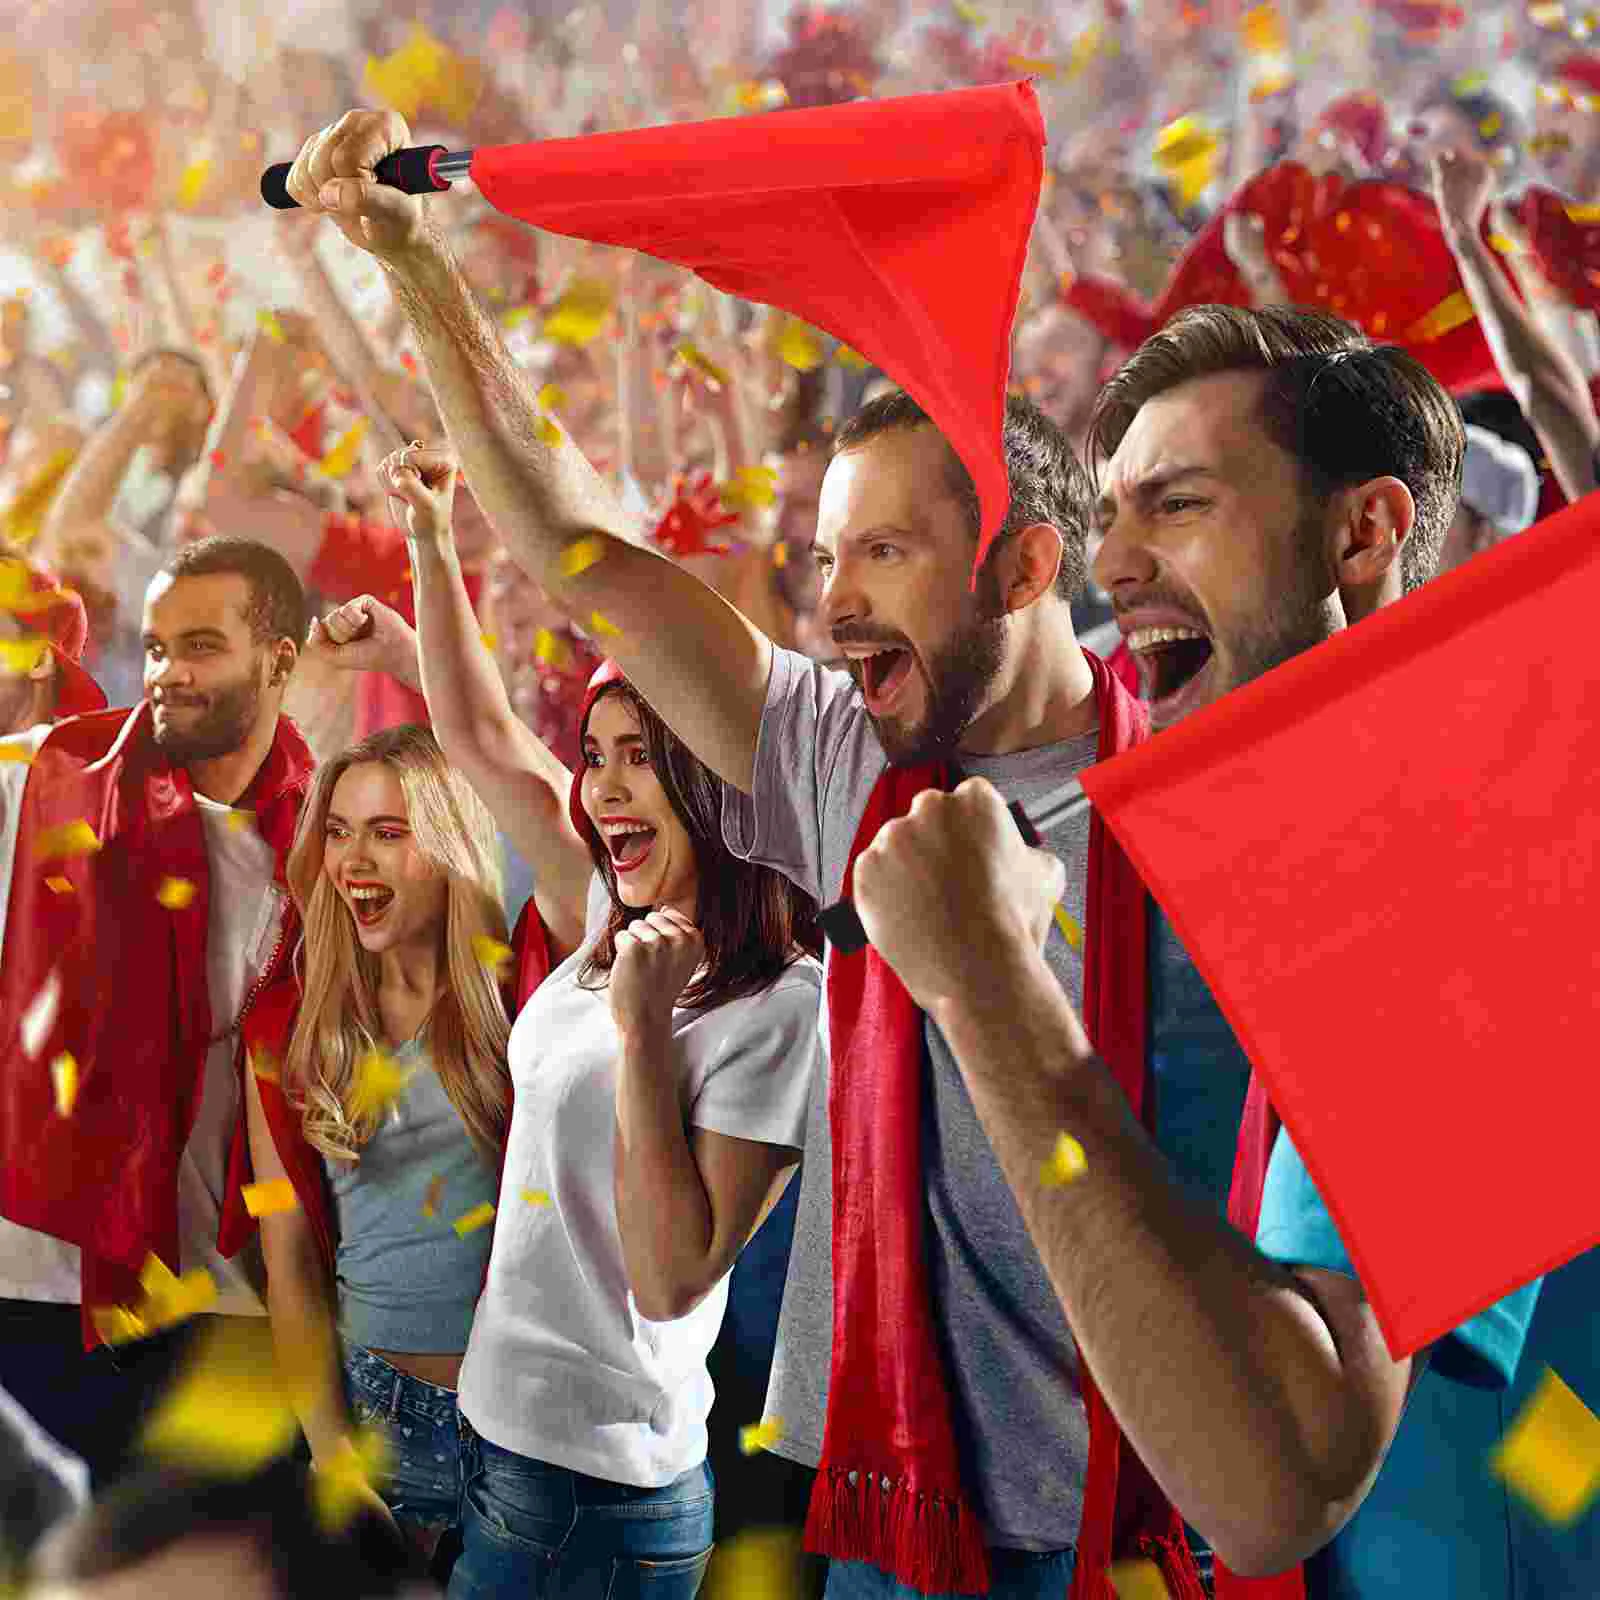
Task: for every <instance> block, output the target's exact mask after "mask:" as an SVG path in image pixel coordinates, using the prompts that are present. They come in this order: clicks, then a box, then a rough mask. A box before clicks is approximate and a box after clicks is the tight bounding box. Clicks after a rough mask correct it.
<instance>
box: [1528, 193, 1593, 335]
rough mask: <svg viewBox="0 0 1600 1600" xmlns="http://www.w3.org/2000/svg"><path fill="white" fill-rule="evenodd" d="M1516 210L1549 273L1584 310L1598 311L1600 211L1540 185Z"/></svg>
mask: <svg viewBox="0 0 1600 1600" xmlns="http://www.w3.org/2000/svg"><path fill="white" fill-rule="evenodd" d="M1513 209H1514V210H1515V212H1516V216H1517V220H1518V221H1519V222H1521V224H1522V226H1523V227H1524V228H1525V229H1526V230H1527V234H1528V243H1529V246H1530V247H1531V248H1532V250H1533V256H1534V260H1535V261H1536V262H1537V263H1538V266H1539V270H1540V271H1541V272H1543V273H1544V275H1545V277H1547V278H1548V279H1549V280H1550V282H1551V283H1552V284H1554V285H1555V287H1556V288H1557V289H1559V290H1560V291H1561V292H1562V293H1563V294H1564V295H1565V296H1566V297H1567V299H1568V300H1569V301H1571V303H1572V304H1573V305H1575V306H1576V307H1577V308H1578V309H1579V310H1580V311H1596V310H1600V211H1597V210H1596V209H1595V208H1594V207H1593V206H1579V205H1575V204H1574V203H1573V202H1572V201H1571V200H1569V199H1567V197H1566V196H1565V195H1560V194H1557V193H1556V192H1555V191H1554V190H1553V189H1543V188H1540V187H1538V186H1536V185H1535V186H1533V187H1530V188H1529V189H1528V190H1527V191H1526V192H1525V193H1524V194H1523V196H1522V199H1521V200H1520V201H1518V203H1517V204H1516V206H1515V207H1514V208H1513Z"/></svg>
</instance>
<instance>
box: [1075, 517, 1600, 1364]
mask: <svg viewBox="0 0 1600 1600" xmlns="http://www.w3.org/2000/svg"><path fill="white" fill-rule="evenodd" d="M1590 601H1593V602H1595V603H1596V604H1597V605H1600V496H1590V497H1589V498H1588V499H1587V500H1585V501H1583V502H1581V503H1579V504H1578V505H1575V506H1573V507H1571V508H1569V509H1568V510H1566V511H1564V512H1561V513H1560V514H1558V515H1557V516H1554V517H1552V518H1550V519H1549V520H1547V521H1545V522H1543V523H1540V524H1539V525H1538V526H1537V527H1535V528H1534V529H1533V530H1531V531H1530V532H1528V533H1526V534H1523V535H1521V536H1519V537H1518V538H1516V539H1513V540H1510V541H1508V542H1506V543H1504V544H1502V545H1500V546H1498V547H1497V548H1495V549H1494V550H1492V551H1490V552H1488V553H1486V554H1484V555H1481V556H1479V557H1478V558H1476V559H1475V560H1473V561H1471V562H1469V563H1467V564H1466V565H1465V566H1463V567H1460V568H1458V569H1457V570H1455V571H1453V572H1450V573H1447V574H1445V575H1444V576H1443V577H1440V578H1437V579H1435V580H1434V581H1433V582H1430V583H1429V584H1427V585H1426V586H1425V587H1423V588H1422V589H1420V590H1418V591H1417V592H1416V593H1415V594H1412V595H1410V596H1408V597H1407V598H1406V599H1405V600H1404V601H1403V602H1401V603H1399V604H1397V605H1395V606H1392V607H1389V608H1386V609H1385V610H1383V611H1381V612H1379V613H1378V614H1377V615H1375V616H1373V617H1371V618H1370V619H1368V620H1367V621H1365V622H1362V623H1360V624H1359V625H1358V626H1356V627H1355V628H1352V629H1350V630H1347V631H1345V632H1343V633H1340V634H1338V635H1337V636H1336V637H1335V638H1333V639H1331V640H1329V641H1328V642H1327V643H1325V644H1323V645H1321V646H1319V647H1318V648H1317V649H1315V650H1312V651H1310V652H1308V653H1307V654H1305V655H1302V656H1299V657H1297V658H1295V659H1294V660H1292V661H1290V662H1288V663H1286V664H1285V665H1283V666H1281V667H1278V668H1276V669H1275V670H1274V671H1272V672H1270V673H1268V674H1267V675H1266V676H1265V677H1263V678H1260V679H1258V680H1257V681H1256V682H1254V683H1251V684H1249V685H1247V686H1246V687H1244V688H1242V689H1239V690H1236V691H1235V692H1233V693H1231V694H1229V695H1228V696H1227V697H1226V698H1225V699H1223V700H1221V701H1218V702H1217V703H1216V704H1215V705H1212V706H1209V707H1207V708H1206V709H1205V710H1204V711H1203V712H1200V713H1197V714H1196V715H1195V716H1193V717H1192V718H1189V719H1186V720H1185V721H1184V722H1182V723H1180V724H1178V725H1177V726H1175V727H1173V728H1171V729H1168V730H1167V731H1165V732H1163V733H1162V734H1161V735H1160V737H1159V738H1156V739H1152V740H1151V741H1150V742H1149V743H1148V744H1146V745H1144V746H1142V747H1141V748H1139V749H1137V750H1134V751H1131V752H1129V753H1128V754H1126V755H1122V756H1118V757H1117V758H1116V759H1115V760H1114V761H1111V762H1108V763H1106V764H1105V765H1103V766H1098V767H1095V768H1094V769H1093V770H1091V771H1089V772H1087V773H1086V774H1085V775H1084V779H1083V785H1084V788H1085V790H1087V791H1088V793H1089V795H1090V797H1091V798H1092V799H1093V801H1094V803H1095V805H1096V806H1097V808H1098V809H1099V811H1100V814H1101V815H1102V816H1103V817H1104V819H1105V820H1106V822H1107V823H1108V824H1109V825H1110V827H1111V828H1112V829H1113V831H1114V832H1115V833H1116V835H1117V837H1118V839H1119V840H1120V841H1121V842H1122V844H1123V846H1124V848H1125V849H1126V850H1127V852H1128V854H1129V855H1130V856H1131V857H1132V858H1133V860H1134V862H1135V863H1136V865H1137V866H1138V867H1139V869H1140V871H1141V872H1142V874H1143V875H1144V878H1145V881H1146V883H1147V884H1148V885H1149V886H1150V889H1151V892H1152V893H1153V894H1154V895H1155V896H1156V898H1157V899H1158V900H1159V901H1160V902H1161V904H1162V906H1163V907H1164V908H1165V909H1166V911H1167V913H1168V915H1169V916H1170V917H1171V919H1172V923H1173V926H1174V928H1175V929H1176V931H1177V933H1178V936H1179V938H1180V939H1181V940H1182V941H1183V944H1184V947H1185V949H1186V950H1187V951H1188V952H1189V954H1190V956H1191V957H1192V958H1193V960H1194V962H1195V964H1196V966H1197V967H1198V968H1199V970H1200V972H1201V974H1202V976H1203V977H1204V978H1205V980H1206V982H1207V983H1208V984H1209V985H1210V986H1211V989H1212V992H1213V993H1214V994H1215V996H1216V998H1217V1001H1218V1003H1219V1004H1220V1006H1221V1007H1222V1010H1223V1012H1224V1014H1225V1015H1226V1016H1227V1018H1228V1021H1229V1022H1230V1023H1231V1024H1232V1026H1233V1029H1234V1031H1235V1033H1236V1034H1237V1035H1238V1037H1239V1039H1240V1041H1241V1042H1242V1044H1243V1045H1244V1048H1245V1050H1246V1052H1247V1053H1248V1055H1249V1057H1250V1060H1251V1062H1252V1063H1253V1064H1254V1066H1255V1068H1256V1070H1257V1071H1258V1072H1259V1073H1260V1074H1261V1075H1262V1077H1263V1078H1264V1080H1265V1082H1266V1084H1267V1087H1268V1089H1269V1090H1270V1092H1271V1095H1272V1098H1273V1101H1274V1103H1275V1104H1276V1105H1277V1107H1278V1110H1279V1112H1280V1114H1281V1115H1282V1117H1283V1120H1284V1122H1285V1124H1286V1125H1287V1127H1288V1129H1289V1131H1290V1133H1291V1134H1292V1135H1293V1137H1294V1140H1295V1143H1296V1145H1297V1146H1298V1148H1299V1149H1300V1151H1301V1153H1302V1155H1303V1156H1304V1158H1305V1161H1306V1165H1307V1167H1308V1168H1309V1170H1310V1172H1311V1174H1312V1177H1313V1178H1314V1179H1315V1181H1316V1183H1317V1185H1318V1187H1319V1189H1320V1191H1321V1193H1322V1195H1323V1198H1324V1200H1325V1201H1326V1203H1327V1205H1328V1207H1329V1210H1330V1211H1331V1213H1332V1215H1333V1218H1334V1221H1335V1222H1336V1224H1337V1225H1338V1228H1339V1231H1340V1236H1341V1237H1342V1239H1343V1240H1344V1242H1345V1245H1346V1247H1347V1249H1348V1250H1349V1252H1350V1255H1351V1258H1352V1260H1353V1261H1354V1263H1355V1266H1356V1268H1357V1271H1358V1272H1359V1274H1360V1276H1361V1280H1362V1283H1363V1285H1364V1286H1365V1288H1366V1292H1367V1295H1368V1298H1369V1299H1370V1300H1371V1302H1372V1305H1373V1308H1374V1310H1375V1312H1376V1315H1377V1318H1378V1321H1379V1324H1380V1326H1381V1327H1382V1329H1383V1333H1384V1336H1385V1339H1386V1340H1387V1342H1388V1345H1389V1349H1390V1351H1391V1353H1392V1354H1393V1355H1394V1356H1395V1357H1396V1358H1398V1357H1400V1356H1403V1355H1407V1354H1410V1353H1412V1352H1414V1351H1416V1350H1418V1349H1419V1348H1421V1347H1422V1346H1423V1345H1425V1344H1427V1343H1429V1342H1430V1341H1432V1340H1433V1339H1435V1338H1438V1337H1439V1336H1441V1335H1442V1334H1444V1333H1445V1332H1447V1331H1448V1330H1449V1329H1451V1328H1453V1327H1455V1326H1457V1325H1458V1324H1460V1323H1461V1322H1463V1321H1465V1320H1467V1319H1468V1318H1469V1317H1471V1316H1473V1315H1475V1314H1476V1313H1477V1312H1479V1311H1481V1310H1482V1309H1483V1308H1484V1307H1486V1306H1488V1305H1490V1304H1492V1303H1493V1302H1494V1301H1496V1300H1498V1299H1500V1298H1501V1297H1502V1296H1503V1295H1505V1294H1507V1293H1509V1292H1510V1291H1511V1290H1513V1289H1515V1288H1516V1287H1518V1286H1519V1285H1521V1284H1523V1283H1526V1282H1528V1281H1529V1280H1530V1279H1532V1278H1534V1277H1536V1276H1537V1275H1538V1274H1540V1273H1542V1272H1545V1271H1548V1270H1550V1269H1553V1268H1554V1267H1556V1266H1558V1265H1560V1264H1561V1263H1563V1262H1565V1261H1567V1260H1570V1259H1571V1258H1572V1257H1574V1256H1576V1255H1578V1254H1579V1253H1581V1252H1582V1251H1584V1250H1585V1249H1587V1248H1589V1247H1590V1246H1592V1245H1594V1244H1596V1243H1600V1188H1597V1187H1596V1184H1595V1181H1594V1160H1595V1157H1594V1129H1595V1127H1596V1125H1597V1124H1600V1072H1596V1070H1595V1062H1594V1053H1595V1040H1596V1038H1597V1037H1600V939H1597V938H1596V936H1595V934H1594V931H1593V930H1592V929H1591V928H1590V927H1589V908H1590V905H1591V904H1597V903H1600V788H1597V780H1596V775H1597V774H1600V672H1596V670H1595V669H1594V667H1593V666H1592V664H1591V663H1590V661H1589V659H1588V646H1587V645H1586V644H1585V643H1584V633H1585V629H1584V627H1583V624H1582V623H1581V622H1578V623H1576V624H1574V623H1573V622H1572V621H1571V620H1570V619H1573V618H1582V617H1583V616H1584V615H1585V614H1586V613H1587V610H1588V603H1589V602H1590Z"/></svg>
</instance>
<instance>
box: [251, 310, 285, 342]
mask: <svg viewBox="0 0 1600 1600" xmlns="http://www.w3.org/2000/svg"><path fill="white" fill-rule="evenodd" d="M256 326H257V327H259V328H260V329H261V331H262V332H263V333H264V334H266V336H267V337H268V338H269V339H271V340H272V341H273V343H274V344H287V343H288V342H289V336H288V335H287V334H286V333H285V332H284V331H283V324H282V323H281V322H279V321H278V319H277V317H276V316H274V315H273V313H272V312H270V311H258V312H256Z"/></svg>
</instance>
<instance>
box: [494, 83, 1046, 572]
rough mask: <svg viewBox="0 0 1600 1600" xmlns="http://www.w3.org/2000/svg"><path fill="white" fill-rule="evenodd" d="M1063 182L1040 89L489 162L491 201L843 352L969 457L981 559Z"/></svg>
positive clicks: (1001, 491)
mask: <svg viewBox="0 0 1600 1600" xmlns="http://www.w3.org/2000/svg"><path fill="white" fill-rule="evenodd" d="M1043 176H1044V121H1043V118H1042V117H1041V115H1040V113H1039V104H1038V101H1037V99H1036V98H1035V96H1034V92H1033V89H1032V87H1031V86H1030V85H1029V84H1027V83H1007V84H998V85H991V86H988V87H985V88H980V89H956V90H951V91H949V92H946V93H943V94H924V95H908V96H904V97H902V98H899V99H890V100H876V101H857V102H855V103H853V104H850V105H842V106H821V107H817V108H814V109H812V108H807V109H803V110H791V111H774V112H771V113H768V114H766V115H764V116H760V117H726V118H722V119H720V120H718V121H715V122H689V123H676V124H672V125H669V126H666V127H660V128H638V129H632V130H629V131H627V132H624V133H603V134H592V135H589V136H588V137H585V138H581V139H553V140H546V141H543V142H541V143H538V144H521V145H504V146H501V147H499V148H496V149H487V150H479V151H476V152H475V153H474V155H473V158H472V181H473V182H474V183H475V184H476V185H477V186H478V189H479V190H480V192H481V193H482V194H483V196H484V198H485V199H487V200H488V202H489V203H490V205H492V206H494V207H495V208H496V209H497V210H499V211H503V212H506V213H507V214H508V215H511V216H515V217H520V218H521V219H522V220H523V221H524V222H531V223H533V224H534V225H535V226H536V227H540V228H545V229H548V230H549V231H550V232H552V233H564V234H570V235H572V236H573V237H575V238H580V239H590V240H594V241H596V242H599V243H602V244H614V245H626V246H627V247H629V248H630V249H634V250H641V251H644V252H645V253H646V254H648V255H652V256H656V257H659V258H660V259H661V260H663V261H671V262H674V263H676V264H677V265H679V266H684V267H688V268H690V269H691V270H692V271H693V272H695V273H696V274H698V275H699V276H700V277H701V278H703V279H704V280H705V281H706V282H707V283H709V284H711V285H713V286H714V287H715V288H718V289H722V290H725V291H726V292H727V293H729V294H733V295H737V296H739V297H740V298H741V299H745V300H756V301H761V302H762V303H764V304H767V305H772V306H777V307H779V308H780V309H782V310H784V311H789V312H792V313H793V314H794V315H795V316H798V317H801V318H803V319H804V320H805V321H807V322H810V323H813V324H815V325H816V326H817V327H819V328H822V329H824V330H826V331H827V332H828V333H831V334H833V335H835V336H836V337H837V338H839V339H842V340H843V341H844V342H845V343H846V344H848V345H849V346H850V347H851V348H852V349H854V350H855V351H857V352H858V353H859V354H861V355H863V356H865V357H866V358H867V359H868V360H869V361H872V362H873V363H875V364H876V365H877V366H879V367H881V368H882V370H883V371H884V372H885V373H886V374H887V375H888V376H889V377H890V378H892V379H893V380H894V381H895V382H896V383H898V384H899V385H900V386H901V387H902V388H903V389H905V390H906V391H907V393H909V394H910V395H911V396H912V397H913V398H914V399H915V400H916V401H917V403H918V404H919V405H921V406H922V408H923V409H924V410H925V411H926V412H927V413H928V415H929V416H930V417H932V418H933V420H934V422H935V423H936V424H937V425H938V428H939V430H940V432H941V433H943V434H944V436H945V438H946V439H948V440H949V442H950V444H951V446H952V447H953V448H954V449H955V451H956V453H957V454H958V455H959V456H960V457H961V459H962V461H963V462H965V464H966V467H967V470H968V471H969V472H970V473H971V474H972V481H973V483H974V484H975V485H976V486H977V490H978V498H979V501H980V503H981V505H982V510H983V535H982V539H981V541H980V545H979V553H978V559H979V560H980V561H981V560H982V558H983V554H984V552H985V551H986V550H987V549H988V546H989V543H990V541H991V540H992V539H993V537H994V535H995V533H996V532H997V531H998V530H999V528H1000V525H1001V524H1002V522H1003V521H1004V520H1005V513H1006V508H1007V505H1008V503H1009V498H1010V496H1009V490H1008V488H1007V479H1006V471H1005V460H1004V457H1003V455H1002V453H1001V445H1000V430H1001V425H1002V422H1003V420H1004V414H1005V389H1006V378H1007V374H1008V371H1009V367H1010V343H1011V323H1012V319H1013V317H1014V316H1015V314H1016V309H1017V300H1018V296H1019V294H1020V292H1021V286H1022V268H1023V262H1024V259H1025V258H1026V255H1027V250H1028V236H1029V233H1030V231H1031V230H1032V227H1033V217H1034V212H1035V210H1036V209H1037V206H1038V202H1039V189H1040V184H1041V182H1042V181H1043Z"/></svg>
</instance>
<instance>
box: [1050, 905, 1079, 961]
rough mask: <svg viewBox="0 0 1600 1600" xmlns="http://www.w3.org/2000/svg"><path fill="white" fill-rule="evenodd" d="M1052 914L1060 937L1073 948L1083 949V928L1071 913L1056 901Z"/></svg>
mask: <svg viewBox="0 0 1600 1600" xmlns="http://www.w3.org/2000/svg"><path fill="white" fill-rule="evenodd" d="M1052 915H1053V916H1054V917H1055V919H1056V926H1057V927H1058V928H1059V929H1060V930H1061V937H1062V938H1063V939H1065V940H1066V941H1067V944H1068V945H1069V946H1070V947H1071V948H1072V949H1074V950H1081V949H1083V929H1082V928H1081V927H1080V926H1079V925H1078V921H1077V919H1076V918H1075V917H1074V916H1073V915H1072V913H1071V912H1070V911H1068V910H1067V908H1066V907H1065V906H1064V905H1061V904H1060V903H1059V902H1058V903H1057V904H1056V905H1055V906H1054V907H1053V908H1052Z"/></svg>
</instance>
